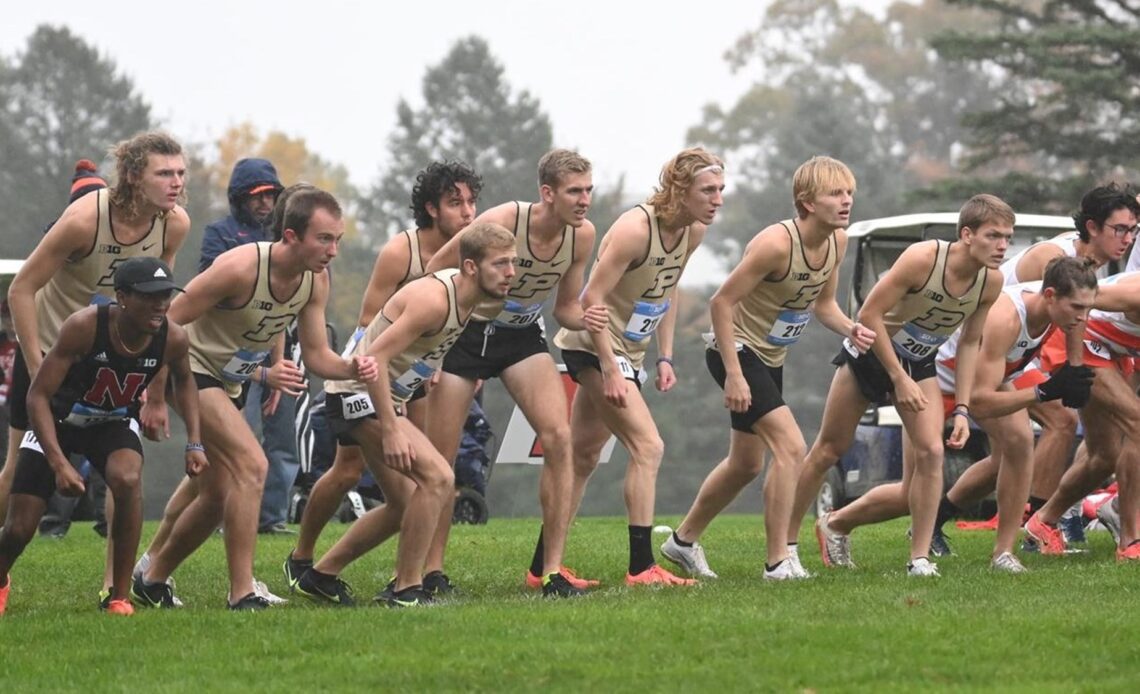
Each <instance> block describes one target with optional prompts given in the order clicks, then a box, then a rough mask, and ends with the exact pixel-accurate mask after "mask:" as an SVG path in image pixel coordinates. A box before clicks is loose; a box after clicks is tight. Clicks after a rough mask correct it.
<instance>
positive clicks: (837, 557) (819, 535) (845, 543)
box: [815, 511, 855, 569]
mask: <svg viewBox="0 0 1140 694" xmlns="http://www.w3.org/2000/svg"><path fill="white" fill-rule="evenodd" d="M830 520H831V512H830V511H829V512H827V513H825V514H823V515H822V516H820V517H819V518H817V519H816V521H815V538H816V539H817V540H819V553H820V555H822V557H823V565H824V566H843V567H846V568H848V569H854V568H855V562H853V561H851V536H850V535H844V534H842V533H837V532H835V531H834V530H832V529H831V526H830V525H828V522H829V521H830Z"/></svg>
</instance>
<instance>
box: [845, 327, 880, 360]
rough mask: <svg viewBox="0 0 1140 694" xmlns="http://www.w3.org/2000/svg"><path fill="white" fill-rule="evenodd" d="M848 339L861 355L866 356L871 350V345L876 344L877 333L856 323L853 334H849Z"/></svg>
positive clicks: (852, 328)
mask: <svg viewBox="0 0 1140 694" xmlns="http://www.w3.org/2000/svg"><path fill="white" fill-rule="evenodd" d="M847 339H848V340H849V341H850V342H851V345H852V346H853V347H854V348H855V349H857V350H858V351H859V354H864V353H866V351H867V350H869V349H871V345H872V344H874V342H875V331H874V330H871V329H870V328H868V327H867V326H865V325H863V324H862V323H855V324H854V325H852V326H851V332H850V333H848V335H847Z"/></svg>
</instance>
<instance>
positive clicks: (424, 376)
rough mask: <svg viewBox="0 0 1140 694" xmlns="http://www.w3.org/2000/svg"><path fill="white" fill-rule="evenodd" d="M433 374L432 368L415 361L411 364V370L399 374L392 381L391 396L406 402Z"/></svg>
mask: <svg viewBox="0 0 1140 694" xmlns="http://www.w3.org/2000/svg"><path fill="white" fill-rule="evenodd" d="M434 373H435V367H434V366H432V365H430V364H428V363H426V362H423V361H419V360H417V361H416V362H415V363H414V364H412V366H411V368H409V369H408V370H407V371H405V372H404V373H403V374H401V375H400V377H399V378H397V379H396V380H395V381H392V395H395V396H396V397H397V398H398V399H400V400H407V399H408V398H410V397H412V394H413V393H415V392H416V389H417V388H419V387H420V386H422V385H423V384H424V383H426V382H427V381H428V380H429V379H430V378H431V377H432V374H434Z"/></svg>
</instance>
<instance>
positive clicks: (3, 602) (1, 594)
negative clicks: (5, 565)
mask: <svg viewBox="0 0 1140 694" xmlns="http://www.w3.org/2000/svg"><path fill="white" fill-rule="evenodd" d="M11 592H12V577H11V576H9V577H8V582H7V583H5V584H4V587H3V588H0V614H4V610H6V609H8V593H11Z"/></svg>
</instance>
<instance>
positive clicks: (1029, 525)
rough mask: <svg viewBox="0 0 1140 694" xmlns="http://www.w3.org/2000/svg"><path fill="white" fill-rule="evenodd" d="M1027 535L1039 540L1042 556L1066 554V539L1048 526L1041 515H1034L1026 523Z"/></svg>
mask: <svg viewBox="0 0 1140 694" xmlns="http://www.w3.org/2000/svg"><path fill="white" fill-rule="evenodd" d="M1025 534H1026V535H1028V536H1029V537H1031V538H1033V539H1034V540H1037V545H1038V546H1039V547H1040V548H1041V553H1042V554H1064V553H1065V537H1064V536H1063V535H1061V531H1060V530H1058V529H1057V528H1054V527H1051V526H1049V525H1046V524H1045V522H1044V521H1042V520H1041V517H1040V514H1037V513H1034V514H1033V515H1032V516H1030V517H1029V520H1028V521H1026V522H1025Z"/></svg>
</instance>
